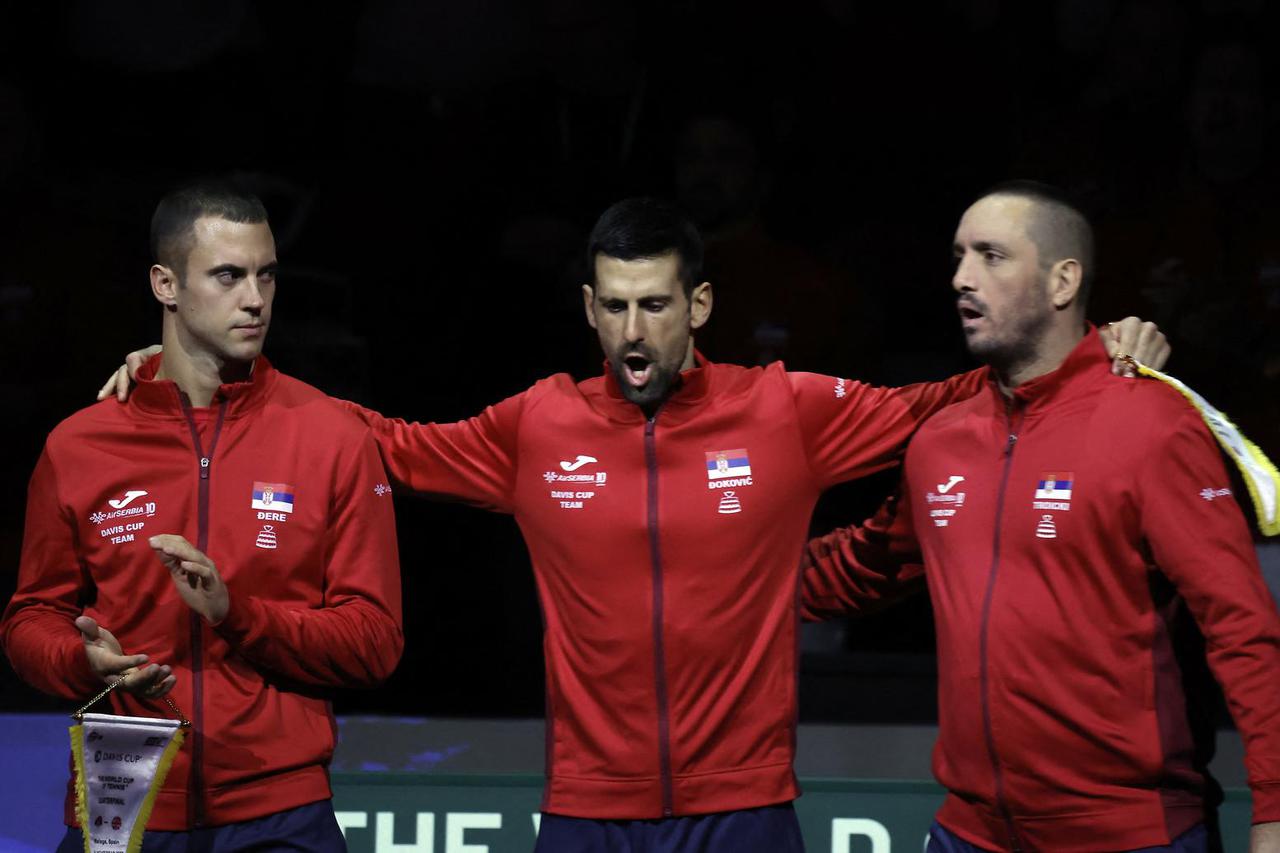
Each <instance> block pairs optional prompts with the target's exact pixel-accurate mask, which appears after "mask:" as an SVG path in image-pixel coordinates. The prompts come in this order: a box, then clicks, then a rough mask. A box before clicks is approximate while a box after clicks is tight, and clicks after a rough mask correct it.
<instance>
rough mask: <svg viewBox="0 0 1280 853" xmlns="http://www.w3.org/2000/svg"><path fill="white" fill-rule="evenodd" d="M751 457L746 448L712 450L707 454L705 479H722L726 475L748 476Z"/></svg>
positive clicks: (749, 474)
mask: <svg viewBox="0 0 1280 853" xmlns="http://www.w3.org/2000/svg"><path fill="white" fill-rule="evenodd" d="M750 476H751V459H750V458H749V457H748V456H747V451H746V448H742V447H739V448H737V449H735V450H713V451H711V452H710V453H708V454H707V479H708V480H723V479H725V478H727V477H750Z"/></svg>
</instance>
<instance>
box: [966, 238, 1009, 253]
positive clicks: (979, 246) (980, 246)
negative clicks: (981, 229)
mask: <svg viewBox="0 0 1280 853" xmlns="http://www.w3.org/2000/svg"><path fill="white" fill-rule="evenodd" d="M973 250H974V251H975V252H991V251H995V252H999V253H1000V254H1002V255H1008V254H1010V252H1009V249H1008V247H1007V246H1002V245H1000V244H999V243H991V242H987V241H982V242H978V243H974V244H973Z"/></svg>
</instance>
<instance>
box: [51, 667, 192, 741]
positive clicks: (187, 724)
mask: <svg viewBox="0 0 1280 853" xmlns="http://www.w3.org/2000/svg"><path fill="white" fill-rule="evenodd" d="M121 684H124V678H123V677H120V678H117V679H116V680H115V681H113V682H111V683H110V684H108V685H107V686H106V687H105V688H103V690H102V691H101V692H99V693H98V695H97V696H94V697H93V698H92V699H90V700H89V701H88V702H85V703H84V704H83V705H81V706H80V707H79V708H78V709H77V710H76V712H75V713H74V714H72V715H71V719H73V720H75V721H76V722H77V723H79V722H83V720H84V714H85V712H86V711H88V710H89V709H90V708H92V707H93V706H94V705H96V704H98V703H99V702H100V701H102V699H103V698H105V697H106V695H107V694H108V693H110V692H111V691H112V690H115V689H116V688H117V687H119V686H120V685H121ZM164 701H165V704H167V705H168V706H169V709H170V710H171V711H173V714H174V716H175V717H177V718H178V719H179V720H180V721H181V723H182V727H183V728H184V729H189V728H191V721H190V720H188V719H187V715H186V714H184V713H182V711H181V710H180V709H179V708H178V705H177V703H176V702H174V701H173V700H172V699H170V698H169V697H168V696H165V697H164Z"/></svg>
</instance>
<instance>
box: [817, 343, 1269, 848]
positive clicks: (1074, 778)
mask: <svg viewBox="0 0 1280 853" xmlns="http://www.w3.org/2000/svg"><path fill="white" fill-rule="evenodd" d="M905 472H906V473H905V488H904V497H903V498H902V503H899V504H897V505H896V506H895V505H893V504H892V503H891V504H890V506H889V507H888V508H887V509H886V510H885V511H884V512H882V513H881V515H880V516H878V518H877V519H876V520H875V521H874V523H872V524H870V525H869V526H868V527H867V528H866V529H864V530H852V529H851V530H843V531H837V532H836V533H835V534H832V535H829V536H827V537H823V538H822V539H821V540H815V541H814V542H813V543H811V546H810V557H811V565H810V566H809V568H808V569H807V570H806V572H805V580H804V584H803V590H804V593H803V594H804V600H805V606H804V609H805V614H806V616H826V615H832V614H834V613H838V612H843V611H846V610H848V609H858V608H860V607H862V606H864V605H865V604H866V603H867V602H868V601H871V602H875V601H878V600H880V599H881V598H883V597H885V594H886V583H885V582H886V576H888V577H889V578H892V572H891V571H890V570H888V569H887V568H886V567H890V566H892V565H893V564H894V563H895V562H897V561H899V560H901V559H903V558H904V557H905V556H906V555H908V554H909V553H910V550H911V549H910V547H909V546H908V544H906V543H908V542H909V541H910V539H911V534H912V528H913V527H914V534H915V536H916V537H917V538H918V542H919V548H920V549H921V550H922V551H923V556H924V565H925V567H926V569H927V575H928V584H929V591H930V594H931V595H932V598H933V605H934V613H935V618H936V621H937V626H938V671H939V687H938V700H939V714H940V717H941V720H940V724H941V725H940V731H939V736H938V743H937V746H936V748H935V751H934V762H933V763H934V773H935V775H936V776H937V778H938V780H939V781H940V782H941V783H942V784H943V785H944V786H946V788H947V789H948V790H949V791H950V795H949V796H948V797H947V799H946V802H945V803H944V805H943V807H942V810H941V811H940V812H939V814H938V820H939V821H940V822H941V823H942V824H943V825H944V826H946V827H947V828H948V829H951V830H952V831H953V832H955V833H956V834H958V835H960V836H961V837H963V838H966V839H968V840H969V841H971V842H973V843H975V844H978V845H981V846H983V847H989V848H993V849H1000V850H1009V849H1014V848H1015V846H1016V847H1020V848H1021V849H1023V850H1054V851H1076V850H1078V851H1086V850H1093V851H1098V850H1122V849H1123V850H1129V849H1133V848H1139V847H1147V846H1155V845H1163V844H1168V843H1169V842H1170V840H1171V839H1172V838H1174V837H1175V836H1177V835H1179V834H1180V833H1182V832H1183V831H1185V830H1187V829H1189V828H1190V827H1192V826H1193V825H1195V824H1196V823H1199V822H1200V821H1202V820H1203V819H1204V815H1205V803H1204V788H1205V779H1204V777H1203V775H1202V774H1201V773H1200V772H1199V771H1198V770H1197V769H1195V767H1194V766H1193V760H1192V750H1193V743H1192V737H1191V732H1190V727H1189V723H1188V719H1187V711H1186V701H1185V696H1184V693H1183V687H1182V682H1181V675H1180V671H1179V669H1178V667H1177V664H1176V662H1175V660H1174V656H1173V649H1172V646H1171V641H1170V625H1171V622H1172V620H1173V618H1174V616H1175V614H1176V613H1177V612H1178V609H1179V608H1181V607H1183V606H1185V607H1187V608H1189V609H1190V612H1191V614H1192V615H1193V616H1194V617H1195V620H1196V622H1197V623H1198V624H1199V626H1200V628H1201V630H1202V632H1203V633H1204V635H1205V638H1206V640H1207V647H1208V659H1209V664H1210V667H1211V668H1212V670H1213V672H1214V675H1215V676H1216V677H1217V679H1218V681H1219V682H1220V683H1221V684H1222V686H1223V688H1224V690H1225V693H1226V696H1227V700H1228V704H1229V706H1230V708H1231V712H1232V715H1233V716H1234V718H1235V720H1236V723H1237V725H1238V726H1239V728H1240V732H1241V734H1242V735H1243V737H1244V742H1245V747H1246V764H1247V766H1248V772H1249V782H1250V785H1251V787H1252V789H1253V808H1254V820H1255V822H1260V821H1267V820H1280V618H1277V614H1276V609H1275V607H1274V605H1273V604H1272V600H1271V596H1270V594H1269V592H1268V590H1267V588H1266V586H1265V584H1264V583H1263V581H1262V577H1261V575H1260V572H1259V569H1258V565H1257V559H1256V555H1255V553H1254V550H1253V545H1252V541H1251V538H1250V534H1249V529H1248V527H1247V525H1246V523H1245V520H1244V517H1243V516H1242V514H1241V512H1240V508H1239V507H1238V506H1237V504H1236V502H1235V500H1234V499H1233V497H1232V496H1231V491H1230V486H1229V482H1228V478H1227V474H1226V471H1225V469H1224V467H1223V464H1222V460H1221V458H1220V455H1219V451H1218V447H1217V445H1216V443H1215V442H1214V439H1213V438H1212V436H1211V435H1210V434H1209V432H1208V430H1207V429H1206V428H1205V426H1204V423H1203V422H1202V420H1201V418H1200V415H1199V414H1198V413H1197V412H1196V411H1195V410H1194V409H1193V408H1192V407H1191V406H1190V405H1189V404H1187V403H1186V401H1185V400H1183V398H1182V397H1181V396H1179V395H1178V393H1177V392H1176V391H1174V390H1173V389H1172V388H1170V387H1168V386H1166V385H1164V384H1162V383H1159V382H1156V381H1150V380H1137V381H1131V380H1123V379H1120V378H1118V377H1115V376H1112V375H1111V373H1110V370H1109V364H1108V361H1107V359H1106V358H1105V356H1104V355H1103V354H1102V349H1101V347H1100V346H1099V345H1098V341H1097V334H1096V332H1094V331H1090V333H1089V334H1088V335H1087V336H1086V337H1085V339H1084V340H1083V341H1082V342H1081V343H1080V345H1079V346H1078V347H1077V348H1076V349H1075V350H1074V351H1073V352H1072V354H1071V355H1070V356H1069V357H1068V358H1067V360H1066V361H1065V362H1064V363H1063V365H1062V366H1061V367H1060V368H1059V369H1058V370H1057V371H1055V372H1053V373H1050V374H1048V375H1046V376H1042V377H1040V378H1037V379H1035V380H1032V381H1031V382H1028V383H1026V384H1024V385H1022V386H1020V387H1018V388H1017V389H1016V391H1015V392H1014V395H1013V399H1012V401H1006V399H1005V397H1004V396H1003V395H1002V394H1001V393H1000V391H999V390H998V389H997V388H996V386H995V384H994V382H991V383H990V387H989V389H988V390H987V392H986V393H981V394H978V395H976V396H974V397H973V398H972V399H969V400H966V401H964V402H961V403H958V404H956V405H955V406H952V407H950V408H948V409H946V410H945V411H942V412H940V413H939V414H938V415H936V416H935V417H934V418H933V419H931V420H930V421H929V422H928V423H926V424H925V425H924V426H923V427H921V429H920V432H919V433H918V434H917V436H916V438H915V439H914V440H913V441H912V442H911V447H910V449H909V451H908V453H907V461H906V469H905ZM917 559H918V558H917ZM910 574H911V570H910V568H908V569H906V570H905V571H904V572H903V573H902V574H901V575H900V576H899V579H903V578H909V576H910Z"/></svg>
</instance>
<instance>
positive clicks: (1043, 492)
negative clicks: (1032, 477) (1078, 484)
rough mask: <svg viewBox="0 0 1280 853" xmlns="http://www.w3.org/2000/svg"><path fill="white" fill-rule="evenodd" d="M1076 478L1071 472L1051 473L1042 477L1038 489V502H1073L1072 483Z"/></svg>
mask: <svg viewBox="0 0 1280 853" xmlns="http://www.w3.org/2000/svg"><path fill="white" fill-rule="evenodd" d="M1075 477H1076V475H1075V474H1073V473H1071V472H1070V471H1056V472H1055V471H1050V472H1048V473H1046V474H1041V475H1040V483H1039V485H1038V486H1037V487H1036V500H1038V501H1069V500H1071V481H1072V480H1074V479H1075Z"/></svg>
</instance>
